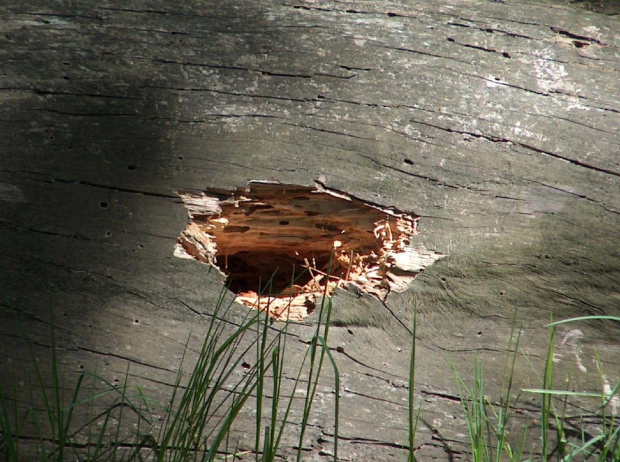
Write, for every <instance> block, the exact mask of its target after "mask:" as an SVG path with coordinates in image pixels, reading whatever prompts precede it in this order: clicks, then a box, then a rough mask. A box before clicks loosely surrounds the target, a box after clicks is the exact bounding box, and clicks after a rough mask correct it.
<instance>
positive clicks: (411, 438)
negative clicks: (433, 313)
mask: <svg viewBox="0 0 620 462" xmlns="http://www.w3.org/2000/svg"><path fill="white" fill-rule="evenodd" d="M417 314H418V304H417V301H414V304H413V322H412V326H411V331H412V335H411V357H410V359H409V401H408V411H409V412H408V417H409V434H408V436H409V457H408V461H409V462H415V460H416V458H415V454H414V450H415V434H416V430H417V426H418V419H419V418H420V411H421V410H422V403H420V407H419V409H418V415H417V417H416V419H415V423H414V407H413V404H414V399H415V355H416V329H417V324H418V323H417Z"/></svg>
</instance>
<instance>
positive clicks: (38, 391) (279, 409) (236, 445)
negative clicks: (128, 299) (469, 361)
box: [0, 291, 339, 461]
mask: <svg viewBox="0 0 620 462" xmlns="http://www.w3.org/2000/svg"><path fill="white" fill-rule="evenodd" d="M231 306H232V302H231V303H228V304H227V303H225V291H223V292H222V293H221V295H220V297H219V299H218V301H217V303H216V307H215V310H214V313H213V315H212V316H211V319H210V321H209V323H208V325H207V326H206V332H205V339H204V342H203V344H202V347H201V349H200V351H199V353H198V358H197V361H196V364H195V365H194V366H193V368H192V370H191V374H190V375H189V379H187V380H185V378H186V374H185V373H184V372H183V366H184V363H185V362H186V353H187V352H188V351H189V339H188V341H187V343H186V345H185V352H184V354H183V357H182V359H181V364H180V367H179V371H178V373H177V375H176V379H175V382H174V385H173V391H172V395H171V398H170V402H168V403H160V402H157V401H154V400H152V399H151V398H150V397H149V396H148V395H147V393H145V391H144V390H143V389H142V388H140V387H134V386H132V385H131V384H130V383H129V377H130V371H129V366H127V370H126V371H125V374H124V375H125V379H124V381H121V384H120V385H115V384H113V383H110V382H109V381H107V380H106V379H105V378H103V377H101V376H100V375H99V374H97V372H96V371H95V372H94V373H88V372H82V373H80V374H79V376H78V378H77V382H76V383H75V384H74V385H73V386H71V384H67V383H66V381H65V379H64V377H65V375H64V373H63V371H62V370H61V369H62V368H61V363H60V360H59V357H58V348H57V345H56V332H55V327H54V317H53V312H51V337H52V344H51V349H50V350H51V372H50V374H49V377H46V376H45V375H44V373H43V371H42V370H41V368H40V367H39V365H38V364H39V359H38V358H37V357H36V356H35V352H34V349H33V342H32V341H27V345H28V351H29V352H30V356H31V359H32V363H33V369H34V375H35V380H34V383H31V384H30V385H31V386H30V390H31V391H30V405H29V406H24V404H23V403H20V401H19V398H18V391H19V390H18V384H17V383H16V381H14V382H13V387H12V388H11V389H8V390H7V389H4V388H2V385H1V384H0V406H1V407H0V459H2V460H7V461H18V460H24V457H29V458H36V459H37V460H57V461H64V460H67V459H76V460H88V461H99V460H112V461H114V460H131V461H133V460H145V459H148V460H157V461H190V460H191V461H215V460H227V458H229V457H233V458H234V456H235V455H239V454H240V453H244V454H248V453H253V454H254V455H255V460H257V461H259V460H261V461H273V460H274V459H275V458H276V457H277V455H278V453H279V448H280V444H281V442H282V438H283V435H284V433H285V429H286V424H287V423H288V418H289V415H290V413H291V410H292V404H293V394H294V390H295V389H296V387H297V385H298V384H299V383H300V382H301V381H304V380H306V381H307V391H308V393H307V394H306V397H305V401H304V407H303V418H302V419H301V423H300V426H301V435H300V438H299V447H298V454H299V455H300V454H301V451H302V447H303V443H304V441H303V440H304V433H305V429H306V427H307V425H308V422H309V419H310V413H311V407H312V398H313V397H314V396H315V394H316V390H317V386H318V383H319V379H320V376H321V370H322V366H323V360H324V357H325V355H327V357H328V358H329V360H330V362H331V364H332V367H333V368H334V376H335V384H334V386H335V390H336V404H335V406H336V408H335V415H336V421H335V437H334V438H335V441H334V448H335V457H337V447H338V445H337V442H338V420H337V415H338V405H339V399H338V395H339V393H338V390H339V374H338V368H337V366H336V363H335V361H334V358H333V357H332V356H331V353H330V352H329V349H328V347H327V339H328V334H329V319H330V315H331V309H332V305H331V300H330V299H329V298H327V297H325V298H324V302H323V303H322V304H321V309H320V318H319V322H318V324H317V327H316V331H315V335H314V336H313V338H312V341H311V342H310V345H309V348H308V351H307V353H306V357H305V358H304V360H303V362H302V364H301V365H300V366H299V370H298V371H297V374H296V378H295V380H294V386H293V391H292V392H291V393H290V395H288V394H287V393H286V392H285V387H284V386H283V381H284V380H285V374H284V372H285V370H284V369H285V361H284V360H285V353H286V341H287V330H288V324H287V323H273V321H272V320H271V318H269V317H268V316H267V315H266V314H264V313H261V312H258V311H252V312H249V314H248V316H247V317H246V318H245V319H244V320H243V321H242V322H241V323H239V325H236V326H233V327H232V328H231V323H230V322H229V321H228V320H227V319H228V312H229V310H230V308H231ZM22 335H23V332H22ZM23 336H24V338H26V336H25V335H23ZM250 357H255V361H253V364H248V363H247V362H246V360H247V359H248V358H250ZM308 369H309V371H310V372H309V376H308V377H305V376H304V372H305V371H306V370H308ZM89 376H90V377H91V378H92V379H93V386H92V387H91V389H90V391H89V390H87V389H86V387H85V386H84V384H85V383H86V382H87V378H88V377H89ZM98 383H99V384H101V383H103V386H104V389H103V390H96V386H97V384H98ZM67 390H69V391H70V392H67ZM269 394H270V395H269ZM114 395H116V398H113V402H112V404H106V405H107V408H106V409H105V410H104V411H103V412H99V409H100V404H99V403H100V400H101V399H102V398H103V397H107V400H108V402H109V401H110V397H111V396H114ZM40 403H42V405H41V404H40ZM83 406H88V407H87V408H86V409H84V408H83ZM252 406H255V412H256V425H255V428H254V429H251V431H253V433H254V435H255V441H254V444H253V445H250V446H248V445H247V442H246V441H243V442H240V441H238V439H237V441H235V438H237V437H236V436H235V435H236V433H235V428H234V424H235V421H236V420H237V418H238V416H239V414H240V412H241V411H242V410H244V409H247V410H251V409H252ZM24 407H25V409H24ZM78 410H80V411H84V410H86V411H87V412H86V414H89V415H91V418H89V419H88V421H87V422H86V423H85V424H84V417H83V415H84V414H85V412H76V411H78ZM265 411H266V413H265ZM78 414H79V415H80V416H81V417H80V422H78V421H77V419H76V415H78ZM157 416H161V423H160V424H156V421H157ZM246 422H247V420H246ZM265 422H266V424H265ZM44 423H45V425H43V424H44ZM132 425H133V427H134V428H135V431H134V432H133V433H132V434H130V435H127V434H126V433H127V428H131V426H132ZM32 434H34V435H36V443H37V444H36V445H35V447H34V449H33V446H32V444H30V443H32V440H31V439H30V437H31V435H32ZM24 443H28V444H27V445H26V444H24Z"/></svg>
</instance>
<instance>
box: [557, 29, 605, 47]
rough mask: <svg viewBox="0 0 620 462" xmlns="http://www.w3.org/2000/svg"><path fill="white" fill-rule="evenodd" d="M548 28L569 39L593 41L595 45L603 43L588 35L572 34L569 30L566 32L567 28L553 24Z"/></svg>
mask: <svg viewBox="0 0 620 462" xmlns="http://www.w3.org/2000/svg"><path fill="white" fill-rule="evenodd" d="M550 29H551V30H552V31H553V32H555V33H556V34H559V35H561V36H563V37H568V38H570V39H574V40H582V41H585V42H589V43H595V44H597V45H603V44H602V43H601V42H600V41H599V40H597V39H593V38H590V37H585V36H583V35H577V34H573V33H571V32H568V31H567V30H564V29H560V28H559V27H554V26H550Z"/></svg>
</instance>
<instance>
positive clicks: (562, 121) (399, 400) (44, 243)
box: [0, 0, 620, 460]
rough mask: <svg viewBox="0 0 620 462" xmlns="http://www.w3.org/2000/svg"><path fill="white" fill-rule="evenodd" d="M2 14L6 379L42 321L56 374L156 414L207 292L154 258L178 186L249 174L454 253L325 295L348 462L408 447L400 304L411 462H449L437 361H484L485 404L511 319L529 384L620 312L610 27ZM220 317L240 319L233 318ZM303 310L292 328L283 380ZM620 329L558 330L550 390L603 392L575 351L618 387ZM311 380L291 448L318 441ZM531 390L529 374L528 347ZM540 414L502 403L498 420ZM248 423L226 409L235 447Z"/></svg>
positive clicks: (41, 350)
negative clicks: (413, 332)
mask: <svg viewBox="0 0 620 462" xmlns="http://www.w3.org/2000/svg"><path fill="white" fill-rule="evenodd" d="M610 9H611V10H613V7H610ZM610 12H611V14H606V13H610ZM0 13H1V14H0V32H1V33H0V62H2V63H3V64H2V71H1V72H0V111H1V115H0V159H1V167H0V246H1V248H0V255H2V257H1V258H0V303H1V306H0V316H1V322H0V364H1V365H2V370H3V371H13V372H12V373H7V374H3V375H2V378H1V379H0V380H1V381H2V385H3V387H4V389H8V388H11V387H12V383H13V380H14V378H13V376H12V374H16V376H17V378H18V380H22V382H21V383H25V382H23V380H25V377H26V376H27V373H28V370H29V369H31V368H30V366H29V364H30V363H31V360H30V356H29V353H28V350H27V349H26V346H25V343H24V340H23V339H24V337H26V338H29V339H31V340H32V341H33V342H34V345H35V350H34V351H35V354H37V355H40V357H41V358H49V350H50V346H51V340H50V321H49V320H50V315H49V311H50V305H51V306H52V308H53V312H54V316H55V324H56V337H57V343H58V345H59V346H60V347H61V350H60V351H61V358H62V363H63V366H64V367H65V368H66V374H67V380H68V381H69V382H68V383H72V382H71V381H72V380H75V378H76V377H77V375H78V374H79V373H80V372H81V371H83V370H86V369H88V370H92V369H94V367H95V366H96V365H97V367H98V369H97V370H98V372H99V373H100V374H101V375H102V376H105V377H106V379H107V380H109V381H110V382H112V383H118V382H119V381H122V380H123V375H124V373H125V371H126V370H127V364H128V363H129V364H130V381H131V383H132V384H141V385H142V386H143V387H144V390H146V391H147V392H148V393H150V394H151V395H152V396H154V397H155V398H157V399H160V400H162V401H165V399H166V397H167V396H169V394H170V391H171V385H172V384H173V383H174V379H175V376H176V371H177V370H178V367H179V361H180V357H181V355H182V354H183V350H184V346H185V344H186V341H187V339H188V337H189V336H190V333H191V340H190V347H191V348H192V349H193V350H194V351H195V350H196V349H197V348H198V347H199V344H200V342H201V341H202V338H203V334H204V330H201V326H206V325H207V323H208V320H209V318H210V314H211V313H212V310H213V307H214V304H215V302H216V300H217V298H218V295H219V293H220V291H221V287H222V282H223V279H222V276H221V274H219V273H217V272H215V271H211V272H209V271H208V270H207V269H206V267H205V265H202V264H200V263H198V262H194V261H189V260H183V259H179V258H175V257H174V256H173V252H174V247H175V243H176V241H177V239H178V237H179V234H180V233H181V231H182V230H183V229H184V228H185V226H186V224H187V222H188V217H187V211H186V209H185V207H184V206H183V204H182V202H181V200H180V199H179V197H178V196H177V195H176V194H175V193H174V192H175V191H177V190H193V191H196V192H199V191H201V190H204V189H205V188H219V189H233V188H235V187H243V186H245V185H246V184H247V182H248V181H250V180H267V181H280V182H282V183H287V184H297V185H301V186H314V185H315V181H320V182H321V183H322V184H324V185H325V186H327V187H329V188H330V189H331V190H334V191H341V192H343V193H344V194H346V195H349V196H352V197H355V198H358V199H359V200H361V201H363V202H365V203H371V204H376V205H377V206H379V207H381V208H386V209H387V208H389V207H394V208H396V209H398V210H402V211H404V212H406V213H409V214H411V215H412V216H420V219H419V230H420V233H419V234H418V235H417V236H416V237H415V241H416V242H414V244H416V245H423V246H424V247H426V248H428V249H431V250H434V251H437V252H441V253H443V254H446V255H447V257H446V258H443V259H441V260H439V261H437V262H435V263H434V264H433V265H432V266H430V267H428V268H427V269H426V271H425V272H424V273H423V274H421V275H420V276H418V277H417V278H416V279H415V281H414V283H413V284H412V286H411V288H410V289H409V290H408V291H407V292H406V293H404V294H392V295H390V296H389V297H388V299H387V301H386V303H385V304H382V303H381V302H379V301H378V300H376V299H374V298H371V297H368V296H367V295H364V294H362V293H357V292H355V291H343V290H341V291H339V292H338V293H337V294H336V296H335V297H334V304H335V306H334V314H333V320H334V326H333V328H332V330H331V331H330V337H329V344H330V347H332V348H333V349H334V351H335V355H336V360H337V361H338V367H339V369H340V373H341V390H340V393H341V417H340V418H341V425H340V435H341V440H340V444H339V455H340V456H341V457H342V458H343V459H347V460H404V459H405V457H406V453H407V449H406V446H407V437H406V435H407V401H406V398H407V380H408V364H409V351H410V326H411V321H412V314H413V307H414V300H416V301H417V306H418V311H419V315H418V322H419V324H418V330H417V332H418V339H417V341H418V358H417V359H418V360H417V371H416V382H417V383H416V399H417V402H421V403H422V415H421V423H420V428H419V430H418V434H417V437H416V447H417V456H418V458H419V460H430V459H431V458H436V459H438V460H465V459H467V458H468V457H469V456H468V454H469V451H470V449H469V447H468V441H467V434H466V432H467V430H466V424H465V420H464V417H463V414H462V410H461V406H460V403H459V402H458V396H459V392H458V389H457V385H456V381H455V378H454V375H453V372H452V370H451V368H450V364H454V366H455V367H456V369H457V370H459V371H460V372H461V373H462V374H463V375H464V376H465V377H471V369H472V368H473V363H474V356H475V354H477V355H478V357H480V358H482V360H483V361H484V364H485V376H486V381H487V384H486V386H487V390H488V393H489V395H490V396H491V398H492V399H499V394H500V391H501V388H502V366H503V364H504V359H505V357H506V348H507V346H508V339H509V336H510V334H511V332H512V329H513V327H515V328H516V331H519V332H520V333H521V338H520V346H521V348H522V349H523V351H524V352H525V353H526V354H527V355H528V358H529V359H530V361H531V362H532V364H533V365H534V367H536V368H537V370H538V372H539V373H541V372H542V366H543V361H544V358H545V357H546V354H547V347H548V341H549V330H548V329H547V328H546V327H545V325H546V324H547V323H548V322H549V321H550V319H552V318H553V319H554V320H557V319H564V318H567V317H572V316H583V315H616V316H617V315H619V314H620V309H619V304H620V293H619V292H618V288H619V287H620V258H619V257H620V246H619V245H618V243H619V238H620V178H619V177H620V155H619V154H620V100H619V97H618V95H620V35H619V34H618V31H620V19H619V18H618V16H617V15H614V14H613V11H610V10H605V9H603V10H601V11H590V10H588V9H583V8H579V7H578V6H577V5H573V4H572V3H571V2H567V1H540V0H531V1H527V0H523V1H511V0H507V1H497V2H492V1H483V0H467V1H455V0H442V1H436V2H415V1H402V2H401V1H399V2H388V1H383V0H381V1H379V0H377V1H373V2H362V1H360V2H356V1H350V2H339V1H327V2H315V1H310V0H308V1H297V0H284V1H256V2H248V1H246V0H238V1H237V0H226V1H219V2H218V1H215V0H213V1H211V0H209V1H207V0H205V1H198V0H194V1H189V2H168V1H164V0H153V1H151V2H146V3H145V2H141V1H126V2H122V6H119V3H118V2H111V1H97V2H95V1H90V0H77V1H71V2H49V1H42V0H38V1H29V2H22V1H8V2H3V5H2V6H0ZM616 14H617V13H616ZM235 308H236V310H235V312H234V313H233V315H232V317H233V319H241V318H242V316H244V315H245V313H246V311H247V309H246V308H245V307H242V306H236V307H235ZM15 312H17V313H18V316H17V317H15V316H14V313H15ZM515 313H516V314H515ZM313 322H316V319H315V320H313V319H312V317H309V318H308V320H307V322H306V323H304V324H300V325H296V326H294V327H293V328H292V329H291V331H290V335H291V341H290V348H289V350H288V352H287V354H288V355H290V361H291V364H292V365H295V364H296V363H298V362H299V360H300V358H301V357H302V355H303V354H304V353H305V351H306V349H307V340H309V339H310V338H311V336H312V335H313V332H314V331H313V327H312V324H313ZM619 339H620V328H619V326H618V325H617V324H614V323H611V322H609V323H605V322H596V323H582V324H579V325H570V324H569V325H565V326H561V327H559V328H558V339H557V342H556V343H557V345H556V346H557V351H556V353H557V358H556V359H557V361H558V362H557V364H556V367H557V371H556V374H557V375H556V381H557V387H564V386H566V385H565V384H564V380H565V379H566V378H567V377H570V386H571V387H572V388H573V389H575V390H578V391H600V389H601V376H600V374H599V373H598V372H597V365H596V359H595V354H594V353H595V352H596V353H597V354H598V357H599V358H600V361H601V364H602V367H603V369H604V371H605V373H606V374H607V375H606V380H608V382H609V383H611V384H612V386H613V384H615V383H617V382H618V380H620V373H619V371H620V367H619V366H620V360H619V358H620V355H618V347H617V345H618V341H619ZM337 347H339V350H338V351H337V352H336V350H335V349H336V348H337ZM41 364H42V367H43V369H45V368H47V367H48V362H46V361H42V362H41ZM288 374H289V377H294V372H288ZM329 376H330V373H329V371H327V373H326V376H325V380H324V381H323V382H322V384H323V385H322V387H323V388H322V389H321V395H320V397H319V398H318V399H317V401H316V403H315V407H314V408H313V409H314V411H313V412H314V414H313V418H312V427H311V429H310V430H309V431H308V433H307V437H306V440H305V442H304V449H305V452H304V454H305V457H307V458H308V460H313V459H320V458H322V457H323V456H322V455H321V454H325V453H329V451H331V450H333V441H332V440H333V438H332V435H333V415H332V414H333V411H332V409H333V397H334V394H333V393H334V391H333V382H330V380H329V378H330V377H329ZM523 387H534V388H538V387H540V383H539V381H538V379H537V377H536V375H535V374H534V373H533V371H532V367H531V366H530V365H529V364H528V362H527V361H525V360H524V359H523V358H522V357H521V356H520V357H519V359H518V361H517V364H516V370H515V389H518V388H523ZM539 402H540V399H539V397H537V396H536V395H528V396H525V397H522V400H521V401H520V402H519V405H518V407H519V410H520V412H521V413H520V414H516V415H517V423H519V421H518V419H522V421H527V420H528V419H531V418H532V416H535V415H536V408H537V406H538V405H539ZM595 410H596V403H594V402H587V401H584V402H581V401H580V402H575V403H573V404H571V406H569V413H570V414H571V415H575V416H578V415H580V414H583V413H586V414H587V413H593V412H595ZM298 418H299V410H297V413H296V414H294V416H293V417H292V418H291V421H292V422H291V424H290V427H291V432H292V433H291V436H289V437H288V439H286V442H285V446H286V447H288V448H292V447H294V446H295V444H296V439H295V437H294V434H295V432H296V431H298V428H297V425H298V422H299V420H296V419H298ZM534 418H535V417H534ZM252 419H253V417H252V414H251V410H248V411H247V412H246V413H245V414H242V415H241V420H240V427H239V428H240V429H239V432H240V434H243V432H244V431H248V432H249V433H250V434H251V429H250V427H251V424H252V421H253V420H252ZM246 424H247V425H246ZM248 429H250V430H248ZM537 431H538V430H537V429H536V428H535V425H533V427H532V436H531V438H530V439H529V440H528V444H529V446H528V447H531V450H532V451H533V452H534V453H536V452H537V451H540V441H539V440H538V436H537V435H538V433H536V432H537ZM593 431H595V429H594V430H593ZM249 441H252V440H251V439H250V440H249ZM250 446H251V443H250Z"/></svg>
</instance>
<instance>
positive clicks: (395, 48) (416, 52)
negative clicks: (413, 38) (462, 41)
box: [372, 44, 471, 64]
mask: <svg viewBox="0 0 620 462" xmlns="http://www.w3.org/2000/svg"><path fill="white" fill-rule="evenodd" d="M372 46H374V47H375V48H385V49H388V50H396V51H403V52H405V53H413V54H416V55H423V56H430V57H432V58H440V59H447V60H450V61H456V62H459V63H463V64H471V62H470V61H466V60H464V59H458V58H455V57H454V56H443V55H438V54H435V53H428V52H425V51H420V50H413V49H411V48H404V47H391V46H386V45H374V44H373V45H372Z"/></svg>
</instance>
